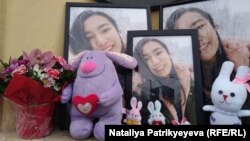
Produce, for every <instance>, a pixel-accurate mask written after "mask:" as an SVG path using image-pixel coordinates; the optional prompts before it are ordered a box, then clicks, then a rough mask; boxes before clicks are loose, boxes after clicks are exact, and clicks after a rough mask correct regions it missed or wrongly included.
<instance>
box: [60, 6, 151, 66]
mask: <svg viewBox="0 0 250 141" xmlns="http://www.w3.org/2000/svg"><path fill="white" fill-rule="evenodd" d="M86 10H92V11H98V12H103V13H105V14H106V15H108V16H109V17H110V19H113V21H114V22H115V23H116V26H117V29H116V30H117V31H118V32H119V36H120V38H121V40H122V42H123V44H124V46H126V43H125V42H127V39H126V38H127V31H129V30H151V16H150V12H151V11H150V6H149V5H146V4H138V5H132V4H110V3H80V2H66V18H65V35H64V58H65V59H66V60H67V61H69V62H70V60H71V58H73V57H74V56H75V55H72V56H71V55H70V54H71V53H70V48H71V47H70V44H71V43H72V42H73V41H75V40H78V39H76V38H73V39H72V38H71V36H73V35H72V32H71V26H72V24H73V22H74V20H75V19H76V18H77V16H78V15H79V14H80V13H81V12H83V11H86ZM82 17H83V16H82ZM110 19H109V21H110ZM111 24H113V23H111ZM113 26H114V25H113ZM79 34H83V35H85V33H79ZM77 36H78V35H76V36H75V37H77ZM82 40H83V41H81V42H85V43H86V44H84V46H88V47H87V48H90V46H91V45H90V44H87V42H88V41H87V40H86V39H85V40H84V39H82ZM74 44H80V45H82V44H83V43H79V42H74ZM78 48H80V47H78ZM77 52H79V51H77Z"/></svg>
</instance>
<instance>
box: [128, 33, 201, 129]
mask: <svg viewBox="0 0 250 141" xmlns="http://www.w3.org/2000/svg"><path fill="white" fill-rule="evenodd" d="M148 38H149V39H157V40H160V41H161V42H162V43H163V44H165V45H166V46H167V48H168V50H169V53H170V54H171V55H170V58H171V59H172V61H173V64H174V65H175V66H177V65H178V64H181V63H182V65H183V62H185V66H191V67H190V68H191V70H193V71H191V72H192V73H186V74H193V75H185V78H191V76H194V77H193V78H194V79H193V80H192V81H191V83H193V84H194V85H193V87H191V85H190V87H189V88H190V91H191V88H194V89H193V92H194V93H193V94H191V95H192V97H194V99H193V100H192V102H191V105H192V104H195V105H196V106H194V105H193V108H192V109H193V111H188V110H187V111H186V112H185V115H187V114H192V115H194V118H193V119H187V120H192V121H194V122H191V124H203V123H204V112H203V111H202V106H203V94H202V77H201V71H200V69H201V68H200V61H199V59H197V58H199V51H198V33H197V30H164V31H163V30H154V31H129V32H128V47H129V48H128V54H130V55H131V56H134V57H135V58H136V59H137V61H138V69H137V70H134V71H130V72H128V74H127V91H128V92H129V96H130V97H127V98H128V99H126V101H130V99H131V98H132V97H136V98H137V99H138V101H140V100H141V101H142V103H143V104H142V105H143V106H142V107H143V108H142V109H141V115H142V124H148V123H147V119H148V118H149V112H148V110H147V103H148V102H149V101H151V100H148V99H147V100H145V98H144V96H143V95H144V94H145V93H144V92H143V89H145V90H147V91H148V89H149V87H150V86H151V85H146V83H145V82H146V81H147V80H150V77H148V76H149V75H152V74H154V73H153V71H148V72H151V74H150V73H149V75H147V72H146V71H145V72H143V71H144V70H143V68H145V67H143V65H140V63H141V64H144V66H145V64H147V63H145V62H144V63H142V62H143V61H140V60H142V59H138V55H135V53H136V52H137V51H135V49H134V48H135V47H139V45H137V43H138V42H139V41H142V40H147V39H148ZM185 43H187V44H185ZM140 44H141V43H140ZM146 44H147V43H146ZM167 44H170V45H169V46H168V45H167ZM172 45H173V46H172ZM171 46H172V47H171ZM182 47H189V50H188V49H184V50H183V49H182ZM138 50H142V49H141V48H140V49H138ZM144 55H145V54H144ZM158 55H159V54H158ZM136 56H137V57H136ZM139 56H140V55H139ZM146 56H147V57H148V55H146ZM149 58H152V56H151V57H149ZM147 59H148V58H147ZM161 62H162V61H161ZM179 66H180V65H179ZM183 66H184V65H183ZM140 67H141V68H140ZM180 68H182V67H179V70H181V69H180ZM183 68H185V69H183V70H186V71H183V72H190V71H189V69H187V67H183ZM140 69H142V70H140ZM147 69H148V68H147ZM136 71H137V73H136ZM179 72H180V71H179ZM133 73H134V74H140V76H141V78H142V79H141V80H142V81H141V83H140V81H136V79H133V78H136V77H135V75H134V74H133ZM183 74H185V73H183ZM145 76H146V77H148V78H146V77H145ZM173 76H174V75H173ZM176 76H177V75H176ZM154 77H155V76H154ZM183 77H184V75H183ZM183 79H184V78H183ZM138 82H139V83H138ZM183 82H184V81H183ZM191 83H189V84H191ZM144 84H145V85H144ZM137 86H138V87H137ZM161 86H162V85H161ZM182 86H183V85H182ZM137 88H141V89H139V90H141V91H139V90H138V89H137ZM189 88H188V89H189ZM177 91H178V90H177ZM136 92H137V93H136ZM138 93H139V94H138ZM150 93H151V94H152V93H153V92H152V91H151V90H150ZM156 93H157V92H156ZM156 93H155V95H156ZM188 93H189V92H188ZM189 94H190V93H189ZM189 94H188V96H189ZM145 95H146V94H145ZM170 97H171V96H170ZM143 99H144V100H143ZM152 99H154V100H157V99H155V98H152ZM169 99H170V98H169ZM177 99H178V98H177ZM189 100H190V99H189ZM152 102H153V100H152ZM163 106H164V105H163ZM163 106H162V107H163ZM185 106H187V105H185ZM187 107H188V106H187ZM189 107H192V106H189ZM127 108H128V109H129V108H131V107H127ZM163 109H164V108H163ZM163 112H164V111H163ZM193 112H195V113H193ZM166 119H167V120H166V123H169V124H171V119H168V118H166ZM180 120H181V119H179V121H180ZM168 121H169V122H168Z"/></svg>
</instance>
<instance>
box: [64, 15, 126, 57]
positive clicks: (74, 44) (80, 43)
mask: <svg viewBox="0 0 250 141" xmlns="http://www.w3.org/2000/svg"><path fill="white" fill-rule="evenodd" d="M93 15H99V16H103V17H105V18H106V19H107V20H108V21H109V22H110V23H111V24H112V25H113V26H114V28H115V29H116V31H117V32H119V28H118V26H117V24H116V22H115V20H114V19H113V18H112V17H110V16H109V15H107V14H106V13H104V12H100V11H91V10H88V11H83V12H82V13H80V14H79V15H78V16H77V18H76V19H75V21H74V22H73V24H72V27H71V29H70V35H69V43H70V50H71V51H72V53H73V54H78V53H80V52H82V51H83V50H92V47H91V45H90V43H89V41H88V39H87V37H86V34H85V32H84V31H85V29H84V26H83V23H84V22H85V20H86V19H88V18H89V17H91V16H93ZM120 38H121V37H120ZM121 42H122V39H121ZM122 49H123V50H124V44H123V42H122Z"/></svg>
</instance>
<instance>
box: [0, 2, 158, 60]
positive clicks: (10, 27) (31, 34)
mask: <svg viewBox="0 0 250 141" xmlns="http://www.w3.org/2000/svg"><path fill="white" fill-rule="evenodd" d="M66 2H96V1H95V0H1V2H0V3H1V4H0V17H1V18H0V32H1V33H0V58H1V59H3V60H5V61H7V60H8V59H9V57H10V56H12V57H18V56H19V55H21V53H22V51H23V50H25V51H27V52H30V51H31V50H32V49H34V48H40V49H41V50H42V51H47V50H51V51H52V52H53V53H54V54H56V55H63V48H64V26H65V3H66ZM152 15H153V16H152V17H151V18H152V22H153V23H152V25H153V29H158V25H159V24H158V23H159V22H158V21H159V20H158V12H157V11H154V12H152Z"/></svg>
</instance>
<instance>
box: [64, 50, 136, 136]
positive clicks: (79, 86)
mask: <svg viewBox="0 0 250 141" xmlns="http://www.w3.org/2000/svg"><path fill="white" fill-rule="evenodd" d="M113 62H115V63H117V64H119V65H121V66H123V67H125V68H129V69H133V68H135V67H136V66H137V62H136V60H135V59H134V58H133V57H130V56H128V55H126V54H122V53H114V52H106V51H85V52H84V53H81V54H80V55H78V56H77V58H76V59H75V60H74V62H73V63H72V67H74V68H76V69H77V76H76V79H75V81H74V83H71V84H69V85H67V86H66V88H65V89H64V90H63V92H62V95H61V102H62V103H67V102H68V101H69V100H70V99H71V100H72V104H73V106H71V110H70V116H71V122H70V134H71V136H72V137H73V138H74V139H85V138H87V137H89V136H90V135H91V134H92V132H93V134H94V136H95V137H96V139H97V140H105V125H111V124H112V125H119V124H121V121H122V95H123V90H122V87H121V84H120V83H119V79H118V76H117V72H116V69H115V66H114V64H113ZM96 118H98V121H97V122H96V123H95V124H94V123H93V120H94V119H96Z"/></svg>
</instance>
